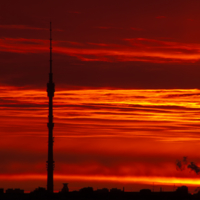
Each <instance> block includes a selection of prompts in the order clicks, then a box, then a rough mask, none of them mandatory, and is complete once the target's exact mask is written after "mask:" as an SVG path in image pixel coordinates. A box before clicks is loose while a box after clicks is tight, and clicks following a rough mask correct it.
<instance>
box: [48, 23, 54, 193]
mask: <svg viewBox="0 0 200 200" xmlns="http://www.w3.org/2000/svg"><path fill="white" fill-rule="evenodd" d="M51 31H52V30H51V22H50V72H49V82H48V83H47V94H48V97H49V116H48V118H49V122H48V123H47V126H48V130H49V135H48V161H47V191H48V192H49V193H53V170H54V160H53V127H54V123H53V97H54V92H55V84H54V83H53V73H52V37H51Z"/></svg>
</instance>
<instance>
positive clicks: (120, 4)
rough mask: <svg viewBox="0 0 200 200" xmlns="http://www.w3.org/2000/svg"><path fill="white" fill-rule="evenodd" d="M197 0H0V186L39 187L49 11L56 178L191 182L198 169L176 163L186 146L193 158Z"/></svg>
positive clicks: (199, 31) (116, 183)
mask: <svg viewBox="0 0 200 200" xmlns="http://www.w3.org/2000/svg"><path fill="white" fill-rule="evenodd" d="M199 7H200V2H199V1H189V0H182V1H176V2H174V1H171V0H166V1H165V0H161V1H159V2H158V1H157V0H152V1H149V0H140V1H136V0H132V1H128V0H127V1H126V2H124V1H121V0H119V1H117V2H116V1H114V0H109V1H108V0H107V1H104V0H101V1H97V0H96V1H90V0H86V1H80V0H74V1H64V0H60V1H59V2H55V1H45V0H44V1H42V2H41V1H38V0H36V1H34V3H32V2H30V1H11V0H8V1H5V2H1V3H0V30H1V31H0V64H1V68H0V69H1V73H0V84H1V86H0V94H1V96H0V97H1V98H0V106H1V109H0V119H1V122H2V123H0V136H1V140H0V156H1V165H0V187H4V188H5V189H6V188H8V187H21V188H23V189H25V190H28V191H31V190H33V189H34V188H35V187H37V186H43V187H46V166H45V162H46V159H47V134H48V130H47V125H46V123H47V104H48V99H47V94H46V83H47V82H48V72H49V22H50V20H51V21H52V27H53V73H54V81H55V83H56V93H55V98H54V100H55V101H54V102H55V107H54V109H55V112H54V119H55V120H54V121H55V129H54V136H55V143H54V149H55V152H54V155H55V156H54V160H55V163H56V165H55V190H59V189H60V188H61V187H62V185H61V183H62V182H69V188H70V189H71V190H74V189H79V188H80V187H84V186H93V187H94V188H95V189H96V188H97V187H98V188H101V187H104V186H105V187H108V188H112V187H121V188H122V187H123V186H125V188H127V190H138V189H139V188H143V187H149V188H151V189H152V184H153V183H154V184H155V185H165V186H164V187H171V188H170V189H173V185H174V184H176V185H177V186H178V185H183V184H184V185H187V186H194V187H197V186H198V184H199V181H200V179H199V175H197V174H196V173H195V172H194V171H190V170H189V169H185V170H184V171H177V169H176V165H175V164H176V160H177V159H179V160H181V159H182V157H183V156H188V161H189V162H191V161H193V162H195V163H196V164H197V165H199V166H200V160H199V156H200V155H199V153H198V152H199V150H198V148H199V140H200V139H199V109H200V107H199V88H200V79H199V74H200V68H199V64H200V62H199V59H200V37H199V36H200V28H199V22H200V14H199ZM166 185H168V186H166ZM159 187H160V186H158V188H157V189H159ZM168 189H169V188H168Z"/></svg>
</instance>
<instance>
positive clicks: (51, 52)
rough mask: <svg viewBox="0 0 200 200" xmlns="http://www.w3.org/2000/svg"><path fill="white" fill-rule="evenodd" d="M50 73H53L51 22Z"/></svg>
mask: <svg viewBox="0 0 200 200" xmlns="http://www.w3.org/2000/svg"><path fill="white" fill-rule="evenodd" d="M50 73H52V29H51V22H50Z"/></svg>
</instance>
